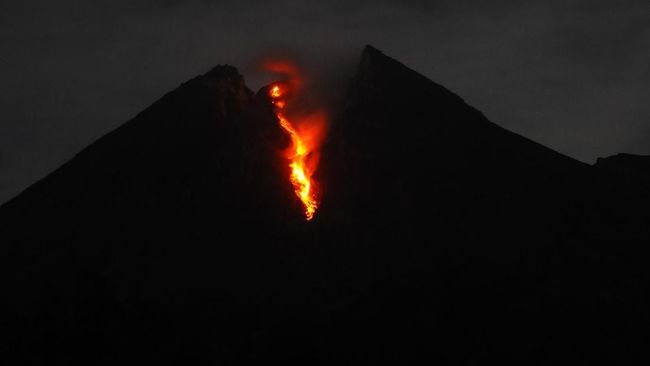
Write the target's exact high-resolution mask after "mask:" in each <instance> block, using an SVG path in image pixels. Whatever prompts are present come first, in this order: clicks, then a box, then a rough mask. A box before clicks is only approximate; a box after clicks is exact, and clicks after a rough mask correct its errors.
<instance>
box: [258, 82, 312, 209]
mask: <svg viewBox="0 0 650 366" xmlns="http://www.w3.org/2000/svg"><path fill="white" fill-rule="evenodd" d="M269 94H270V96H271V100H272V102H273V105H274V106H275V107H276V115H277V117H278V120H279V121H280V126H281V127H282V128H283V129H284V130H285V131H286V132H287V133H288V134H289V137H290V138H291V143H292V147H291V154H290V156H289V160H290V161H291V163H290V164H289V167H290V168H291V176H290V177H289V180H290V181H291V184H292V185H293V188H294V190H295V192H296V196H298V198H300V200H301V201H302V204H303V206H305V217H306V218H307V220H308V221H309V220H311V219H312V218H314V213H315V212H316V209H318V199H317V198H316V194H315V192H314V189H313V188H314V184H313V182H312V179H311V174H312V173H313V172H311V171H310V170H309V169H308V166H307V163H306V162H307V156H308V155H309V152H310V151H309V150H308V148H307V145H306V144H305V141H303V139H302V138H301V137H300V134H298V132H297V131H296V129H295V128H294V127H293V125H292V124H291V122H289V120H288V119H287V118H286V117H285V115H284V114H283V113H282V109H283V108H284V107H285V106H286V100H285V99H284V98H283V97H284V96H285V94H286V93H285V91H284V90H282V88H280V86H279V85H273V86H272V87H271V88H270V90H269Z"/></svg>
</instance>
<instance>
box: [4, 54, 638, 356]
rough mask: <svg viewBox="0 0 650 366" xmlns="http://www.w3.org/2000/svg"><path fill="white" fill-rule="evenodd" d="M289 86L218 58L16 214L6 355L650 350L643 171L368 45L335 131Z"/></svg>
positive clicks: (8, 251) (22, 200) (10, 231)
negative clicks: (481, 103)
mask: <svg viewBox="0 0 650 366" xmlns="http://www.w3.org/2000/svg"><path fill="white" fill-rule="evenodd" d="M291 80H292V79H291V78H288V79H287V78H285V79H281V80H279V81H278V82H277V83H275V84H272V85H271V86H269V88H266V89H264V90H263V91H261V92H260V93H257V94H255V93H253V92H252V91H251V90H249V89H248V88H247V87H246V86H245V84H244V81H243V78H242V76H241V75H239V73H238V71H237V70H236V69H235V68H233V67H228V66H218V67H216V68H214V69H213V70H211V71H210V72H208V73H207V74H205V75H202V76H198V77H196V78H194V79H192V80H189V81H188V82H186V83H184V84H182V85H181V86H180V87H179V88H177V89H176V90H174V91H172V92H170V93H169V94H167V95H165V96H164V97H162V98H161V99H160V100H158V101H157V102H155V103H154V104H153V105H151V106H150V107H149V108H147V109H146V110H144V111H143V112H141V113H140V114H138V115H137V116H135V117H134V118H133V119H132V120H131V121H129V122H127V123H125V124H124V125H122V126H121V127H120V128H118V129H117V130H115V131H113V132H111V133H109V134H108V135H106V136H104V137H102V138H101V139H100V140H98V141H97V142H95V143H94V144H92V145H90V146H89V147H88V148H86V149H84V150H83V151H82V152H80V153H79V154H78V155H77V156H76V157H75V158H74V159H72V160H71V161H69V162H68V163H66V164H65V165H64V166H62V167H61V168H59V169H58V170H57V171H55V172H54V173H52V174H50V175H49V176H48V177H46V178H45V179H43V180H41V181H40V182H37V183H36V184H34V185H33V186H31V187H30V188H28V189H27V190H25V191H24V192H23V193H22V194H21V195H20V196H18V197H16V198H15V199H13V200H11V201H10V202H8V203H6V204H5V205H3V206H2V207H0V241H1V242H2V246H0V288H2V293H1V294H0V310H1V314H2V315H1V318H0V355H1V356H2V359H3V360H12V361H14V360H15V361H14V362H13V364H36V365H38V364H43V365H45V364H48V365H51V364H61V365H71V364H83V365H88V364H130V363H134V362H137V363H139V364H143V365H149V364H156V365H161V364H224V365H242V364H260V361H262V362H263V363H269V362H270V363H278V364H283V365H301V366H304V365H312V364H321V365H342V364H372V365H382V364H386V365H395V364H463V365H466V364H491V363H499V364H503V363H512V364H518V365H521V364H540V363H541V364H564V363H572V364H596V363H602V362H603V361H604V362H607V361H610V363H613V364H633V363H638V361H639V360H646V361H647V358H648V353H647V352H646V350H647V344H646V341H645V339H643V338H640V337H635V336H633V335H636V334H643V332H646V331H647V329H648V328H649V327H650V321H649V320H648V316H647V309H648V308H650V300H649V299H648V297H647V296H646V294H645V292H644V291H645V290H644V289H645V288H647V287H648V286H650V279H649V278H650V275H649V274H648V271H647V264H646V262H647V258H648V256H649V254H650V253H648V250H647V247H648V246H647V243H648V242H650V233H648V227H649V226H650V225H648V217H647V207H648V205H650V197H649V196H648V191H647V190H645V189H640V185H635V184H632V183H631V182H629V180H631V179H634V178H633V176H630V177H626V178H625V179H621V178H620V177H619V174H615V172H613V171H611V172H610V171H608V170H606V169H601V168H600V167H592V166H588V165H586V164H582V163H580V162H577V161H575V160H573V159H570V158H568V157H566V156H563V155H561V154H559V153H557V152H554V151H552V150H550V149H548V148H546V147H543V146H541V145H539V144H537V143H535V142H532V141H530V140H528V139H526V138H524V137H521V136H519V135H516V134H514V133H512V132H509V131H506V130H504V129H503V128H501V127H499V126H497V125H495V124H494V123H492V122H490V121H489V120H487V118H486V117H485V116H483V115H482V114H481V113H480V112H479V111H477V110H476V109H474V108H472V107H471V106H469V105H467V104H466V103H465V102H464V101H463V100H462V99H461V98H460V97H459V96H457V95H455V94H453V93H452V92H450V91H449V90H447V89H445V88H444V87H442V86H440V85H438V84H436V83H434V82H432V81H430V80H428V79H427V78H425V77H424V76H422V75H420V74H418V73H416V72H415V71H413V70H411V69H409V68H407V67H406V66H404V65H402V64H401V63H399V62H398V61H396V60H394V59H392V58H390V57H387V56H385V55H384V54H382V53H381V52H379V51H378V50H376V49H374V48H372V47H366V49H365V50H364V52H363V55H362V58H361V62H360V65H359V68H358V71H357V73H356V75H355V76H354V78H353V80H352V82H351V86H350V89H349V90H347V91H341V93H346V95H347V97H346V98H345V101H344V105H343V106H342V107H341V112H340V113H337V114H336V115H332V116H329V117H328V120H330V121H331V128H330V130H329V133H328V138H327V143H325V144H324V145H322V147H321V142H322V141H317V142H316V143H315V144H312V143H311V142H310V141H309V139H310V136H311V135H310V134H309V133H307V132H305V131H309V126H310V124H309V123H305V124H303V123H301V122H302V121H303V118H302V117H305V116H309V115H310V114H309V113H307V114H305V115H304V116H303V115H301V114H299V113H298V111H295V110H293V109H294V108H298V107H300V103H298V102H293V101H292V98H291V97H290V94H286V98H285V97H283V95H285V94H283V85H284V84H283V83H286V82H291ZM275 86H277V87H278V89H277V90H275V91H274V87H275ZM295 90H296V89H293V88H292V87H289V88H286V92H287V93H290V92H292V91H295ZM271 102H275V103H271ZM281 103H285V104H284V105H283V106H281V105H280V104H281ZM285 113H286V114H285ZM294 113H296V114H295V115H294ZM278 117H286V118H287V121H288V122H289V123H288V124H287V125H286V126H285V127H283V126H282V125H281V124H279V123H281V119H279V118H278ZM314 125H318V123H314ZM291 130H294V131H295V132H297V135H299V136H298V137H299V138H292V133H291ZM314 136H322V134H315V135H314ZM301 144H303V145H305V150H303V149H302V148H301ZM282 147H287V149H286V151H283V152H280V151H279V150H281V149H282ZM318 151H320V152H321V153H322V157H321V159H320V163H319V164H318V153H317V152H318ZM308 152H309V153H308ZM312 164H314V165H313V166H312ZM292 165H294V166H293V167H292ZM316 165H318V168H317V169H316V168H315V166H316ZM294 167H297V168H298V171H302V172H304V173H305V174H304V178H305V179H303V178H302V177H301V176H299V173H295V171H294V170H293V168H294ZM312 173H313V174H312ZM292 177H293V178H295V179H294V182H290V180H291V179H292ZM316 182H317V183H318V184H316ZM318 186H320V187H321V188H322V189H320V191H321V192H322V197H321V198H319V195H318V192H319V189H317V188H318ZM307 187H308V189H307ZM303 192H308V193H309V194H305V195H304V196H305V197H307V199H306V200H302V199H301V198H303V197H302V196H303V194H302V193H303ZM312 192H314V193H316V195H314V196H311V193H312ZM311 197H313V198H311ZM305 202H307V204H305ZM312 204H313V207H312V206H310V205H312ZM310 207H312V208H310ZM316 209H317V211H315V213H314V211H313V210H316ZM310 212H311V214H313V215H314V216H313V219H312V220H310V221H309V222H306V221H305V219H306V218H309V217H311V216H310ZM633 361H634V362H633Z"/></svg>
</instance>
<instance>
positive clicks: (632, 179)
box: [595, 154, 650, 190]
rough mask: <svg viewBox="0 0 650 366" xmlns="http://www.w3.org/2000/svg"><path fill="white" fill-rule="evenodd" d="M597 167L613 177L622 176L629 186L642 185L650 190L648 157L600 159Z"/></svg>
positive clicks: (649, 157) (620, 155)
mask: <svg viewBox="0 0 650 366" xmlns="http://www.w3.org/2000/svg"><path fill="white" fill-rule="evenodd" d="M595 165H596V167H598V168H602V169H605V170H607V171H609V172H610V173H611V174H613V175H618V176H621V177H622V178H623V179H625V180H626V181H627V182H628V183H629V184H636V185H640V186H642V187H643V188H645V189H646V190H650V156H648V155H634V154H616V155H613V156H608V157H606V158H598V160H597V161H596V164H595Z"/></svg>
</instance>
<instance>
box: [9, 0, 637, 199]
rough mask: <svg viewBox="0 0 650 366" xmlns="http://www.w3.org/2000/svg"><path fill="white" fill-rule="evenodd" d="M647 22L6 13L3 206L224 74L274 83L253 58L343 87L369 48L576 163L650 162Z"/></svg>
mask: <svg viewBox="0 0 650 366" xmlns="http://www.w3.org/2000/svg"><path fill="white" fill-rule="evenodd" d="M647 14H648V13H647V2H646V1H645V0H623V1H618V2H611V1H604V0H597V1H584V0H582V1H561V0H547V1H541V0H539V1H529V2H525V3H513V2H506V1H496V2H494V1H493V2H485V1H450V0H444V1H441V0H438V1H431V2H429V1H414V0H409V1H397V0H381V1H359V2H354V3H351V2H347V1H342V0H338V1H333V2H321V1H314V0H308V1H286V0H278V1H272V2H254V1H237V2H235V1H226V2H219V3H216V2H211V1H206V0H194V1H184V2H181V1H174V0H168V1H154V0H147V1H140V2H132V1H125V0H116V1H107V0H100V1H95V2H92V3H89V2H84V1H80V0H62V1H58V2H47V1H42V0H41V1H29V0H28V1H22V2H4V3H2V4H0V77H1V78H2V80H3V84H2V86H1V87H0V110H2V111H3V117H2V123H1V124H0V149H2V151H3V152H4V158H3V164H2V166H0V202H3V201H6V200H7V199H8V198H10V197H12V196H14V195H16V194H17V193H19V191H20V190H22V189H24V188H25V187H26V186H27V185H29V184H31V183H33V182H34V181H35V180H37V179H39V178H41V177H43V176H44V175H46V174H47V173H48V172H50V171H52V170H53V169H55V168H56V167H57V166H59V165H60V164H62V163H63V162H64V161H66V160H68V159H69V158H71V157H72V156H73V155H74V154H75V153H76V152H78V151H79V149H81V148H82V147H83V146H85V145H87V144H89V143H91V142H92V141H93V140H95V139H96V138H98V137H99V136H101V135H103V134H105V133H106V132H108V131H110V130H111V129H113V128H115V127H117V126H118V125H119V124H121V123H123V122H124V121H126V120H128V119H129V118H130V117H132V116H133V115H135V114H136V113H137V112H139V111H140V110H142V109H143V108H145V107H146V106H148V105H149V104H151V103H152V102H153V101H155V100H156V99H157V98H159V97H160V96H161V95H162V94H164V93H165V92H167V91H169V90H171V89H173V88H174V87H176V86H177V85H178V84H180V83H181V82H183V81H184V80H187V79H189V78H190V77H192V76H194V75H196V74H199V73H202V72H205V71H207V70H209V69H210V68H211V67H212V66H214V65H215V64H220V63H228V64H232V65H235V66H237V67H238V68H239V69H240V71H241V72H242V73H243V74H244V75H245V76H246V79H247V80H248V84H249V86H251V87H252V88H257V87H259V86H261V85H263V81H264V80H263V77H261V76H259V75H257V74H256V73H255V68H254V67H253V66H254V65H253V61H254V60H257V59H259V57H260V56H261V55H265V54H267V53H268V52H269V50H283V51H284V50H288V51H289V52H293V54H297V57H299V58H304V59H305V60H307V62H306V64H307V65H309V66H308V69H309V70H312V69H313V70H314V73H316V74H322V75H324V76H325V77H323V78H317V79H318V80H322V81H323V85H322V87H321V88H320V89H321V90H323V91H326V92H329V91H336V90H338V87H339V85H340V84H341V83H345V81H340V80H339V79H337V78H336V76H338V75H341V76H342V77H341V78H340V79H343V80H344V79H345V77H344V76H345V75H346V74H347V73H348V70H349V69H350V68H352V69H353V68H354V66H356V62H358V57H359V53H360V51H361V49H362V47H363V46H364V45H365V44H367V43H370V44H373V45H374V46H376V47H378V48H379V49H381V50H382V51H384V52H385V53H386V54H388V55H390V56H392V57H395V58H397V59H399V60H401V61H402V62H404V63H405V64H406V65H408V66H409V67H411V68H413V69H415V70H417V71H419V72H421V73H423V74H424V75H426V76H427V77H429V78H431V79H433V80H434V81H436V82H438V83H441V84H443V85H445V86H446V87H448V88H449V89H451V90H453V91H454V92H456V93H458V94H460V95H461V96H462V97H463V98H464V99H465V100H466V101H467V102H468V103H470V104H472V105H474V106H475V107H477V108H478V109H480V110H482V111H483V112H485V114H486V115H487V116H488V117H489V118H490V119H491V120H493V121H495V122H497V123H499V124H500V125H502V126H504V127H506V128H508V129H511V130H514V131H515V132H518V133H520V134H523V135H525V136H527V137H530V138H532V139H534V140H536V141H539V142H541V143H543V144H545V145H548V146H549V147H551V148H554V149H557V150H559V151H560V152H562V153H565V154H568V155H570V156H573V157H576V158H578V159H581V160H584V161H587V162H593V161H594V160H595V158H596V157H598V156H605V155H610V154H614V153H617V152H621V151H627V152H632V153H645V154H650V148H649V146H650V128H649V127H648V122H649V121H648V118H649V116H650V104H649V103H647V100H646V99H647V95H649V94H650V90H649V88H650V70H649V69H648V68H647V64H648V61H649V59H650V57H649V56H650V51H649V49H648V47H647V44H650V23H648V22H647ZM310 60H311V61H310ZM312 65H313V66H312ZM346 68H347V69H346ZM337 69H345V71H342V72H337ZM328 84H331V85H328ZM334 94H336V93H334Z"/></svg>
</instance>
